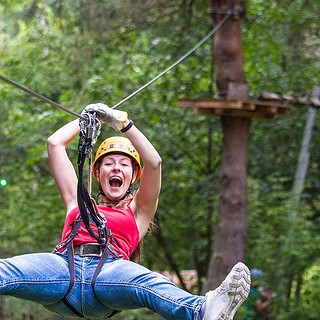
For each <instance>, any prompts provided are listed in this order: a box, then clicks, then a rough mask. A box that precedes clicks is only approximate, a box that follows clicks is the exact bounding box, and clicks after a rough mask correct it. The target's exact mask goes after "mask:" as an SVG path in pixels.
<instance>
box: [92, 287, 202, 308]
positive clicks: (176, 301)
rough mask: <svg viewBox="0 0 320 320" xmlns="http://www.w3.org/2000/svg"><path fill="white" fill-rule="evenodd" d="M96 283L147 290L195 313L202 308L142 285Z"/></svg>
mask: <svg viewBox="0 0 320 320" xmlns="http://www.w3.org/2000/svg"><path fill="white" fill-rule="evenodd" d="M96 283H99V284H100V285H115V286H121V285H123V286H126V287H132V288H134V289H144V290H146V291H148V292H150V293H153V294H155V295H156V296H157V297H160V298H162V299H163V300H165V301H168V302H172V303H175V304H176V305H179V306H182V307H187V308H188V309H191V310H193V311H195V312H196V311H198V312H199V308H200V307H199V306H198V304H197V305H196V306H194V305H193V304H189V303H186V302H182V303H181V302H179V301H178V300H176V299H170V297H168V296H165V295H163V294H161V293H160V294H159V293H158V291H155V290H152V289H150V288H149V287H147V286H144V285H141V284H132V283H128V282H105V281H96ZM201 304H202V303H201Z"/></svg>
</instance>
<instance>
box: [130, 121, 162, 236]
mask: <svg viewBox="0 0 320 320" xmlns="http://www.w3.org/2000/svg"><path fill="white" fill-rule="evenodd" d="M128 124H129V121H128V120H127V121H126V122H125V123H124V125H125V126H126V125H128ZM125 134H126V136H127V138H128V139H129V140H130V141H131V143H132V144H133V145H134V147H135V148H136V150H137V151H138V153H139V155H140V157H141V158H142V160H143V170H142V174H141V178H140V186H139V189H138V191H137V193H136V194H135V197H134V199H133V201H132V203H131V205H130V206H131V207H132V209H133V211H134V213H135V215H136V221H137V224H138V227H139V231H140V236H141V237H143V236H144V235H145V234H146V232H147V231H148V228H149V224H150V221H151V220H152V218H153V217H154V214H155V212H156V210H157V206H158V197H159V193H160V189H161V157H160V155H159V154H158V152H157V150H156V149H155V148H154V147H153V145H152V144H151V143H150V141H149V140H148V139H147V138H146V137H145V136H144V134H143V133H142V132H141V131H139V130H138V128H136V127H135V126H132V127H131V128H130V129H129V130H128V131H127V132H126V133H125Z"/></svg>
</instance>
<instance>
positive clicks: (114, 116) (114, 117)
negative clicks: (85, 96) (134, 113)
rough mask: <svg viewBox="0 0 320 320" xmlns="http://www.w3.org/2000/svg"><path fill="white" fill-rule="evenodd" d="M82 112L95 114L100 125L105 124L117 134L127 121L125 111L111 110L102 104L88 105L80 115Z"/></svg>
mask: <svg viewBox="0 0 320 320" xmlns="http://www.w3.org/2000/svg"><path fill="white" fill-rule="evenodd" d="M84 112H96V114H97V117H98V119H99V120H100V121H101V122H102V123H107V124H108V125H109V126H110V127H112V128H113V129H115V130H116V131H118V132H119V131H120V130H121V129H122V128H123V127H124V122H125V121H126V120H127V119H128V114H127V112H126V111H120V110H115V109H111V108H109V107H108V106H107V105H106V104H103V103H93V104H89V105H87V106H86V107H85V108H84V110H83V111H82V113H84Z"/></svg>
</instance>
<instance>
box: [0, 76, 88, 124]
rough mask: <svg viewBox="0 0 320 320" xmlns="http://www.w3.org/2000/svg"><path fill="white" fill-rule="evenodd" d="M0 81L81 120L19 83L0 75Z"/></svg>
mask: <svg viewBox="0 0 320 320" xmlns="http://www.w3.org/2000/svg"><path fill="white" fill-rule="evenodd" d="M0 79H1V80H3V81H5V82H7V83H9V84H11V85H13V86H14V87H17V88H18V89H20V90H23V91H25V92H27V93H28V94H30V95H31V96H34V97H36V98H38V99H40V100H42V101H44V102H46V103H48V104H50V105H52V106H53V107H55V108H58V109H61V110H63V111H65V112H68V113H70V114H72V115H74V116H76V117H78V118H82V116H81V115H79V114H78V113H76V112H73V111H71V110H69V109H67V108H65V107H64V106H62V105H61V104H59V103H56V102H54V101H52V100H50V99H48V98H46V97H44V96H43V95H41V94H39V93H36V92H34V91H32V90H30V89H28V88H26V87H24V86H22V85H21V84H19V83H17V82H15V81H13V80H10V79H8V78H6V77H4V76H2V75H1V74H0Z"/></svg>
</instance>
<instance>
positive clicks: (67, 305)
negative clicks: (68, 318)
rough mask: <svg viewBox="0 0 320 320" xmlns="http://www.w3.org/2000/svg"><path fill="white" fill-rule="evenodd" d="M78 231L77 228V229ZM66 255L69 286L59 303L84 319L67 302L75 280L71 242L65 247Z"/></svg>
mask: <svg viewBox="0 0 320 320" xmlns="http://www.w3.org/2000/svg"><path fill="white" fill-rule="evenodd" d="M77 229H78V228H77ZM67 254H68V268H69V273H70V285H69V288H68V291H67V293H66V294H65V296H64V297H63V298H62V299H61V301H62V302H63V303H64V304H65V305H66V307H68V308H69V309H70V310H71V311H72V312H73V313H74V314H75V315H77V316H78V317H80V318H84V316H83V315H82V314H81V313H80V312H78V310H77V309H75V308H74V307H73V306H72V305H71V304H70V303H69V301H68V300H67V296H68V294H69V293H70V291H71V290H72V288H73V285H74V279H75V268H74V250H73V244H72V241H70V242H69V243H68V245H67Z"/></svg>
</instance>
